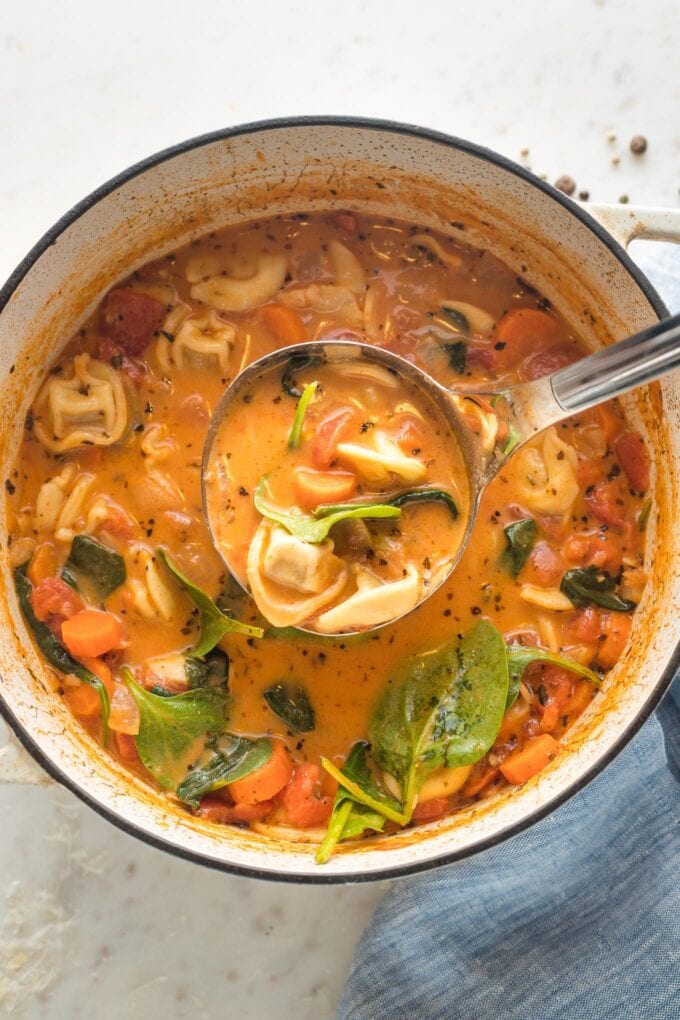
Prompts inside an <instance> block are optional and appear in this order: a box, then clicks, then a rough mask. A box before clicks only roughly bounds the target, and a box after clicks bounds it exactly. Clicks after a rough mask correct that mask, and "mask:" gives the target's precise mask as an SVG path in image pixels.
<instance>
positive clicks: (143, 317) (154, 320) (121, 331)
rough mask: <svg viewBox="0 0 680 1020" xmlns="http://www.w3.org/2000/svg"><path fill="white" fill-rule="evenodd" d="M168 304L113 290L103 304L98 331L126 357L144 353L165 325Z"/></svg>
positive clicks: (152, 298) (133, 291)
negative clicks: (155, 334) (154, 336)
mask: <svg viewBox="0 0 680 1020" xmlns="http://www.w3.org/2000/svg"><path fill="white" fill-rule="evenodd" d="M165 312H166V309H165V305H164V304H163V303H162V302H161V301H158V300H156V298H154V297H151V296H150V295H149V294H142V293H140V292H139V291H135V290H130V289H128V288H127V287H116V288H115V289H114V290H110V291H109V293H108V294H107V295H106V297H105V298H104V301H103V303H102V308H101V313H100V319H99V328H100V329H101V331H102V333H103V334H104V336H106V337H108V338H109V340H112V341H113V343H115V344H117V345H118V347H120V349H121V351H122V352H123V353H124V354H127V355H130V356H132V357H134V356H135V355H139V354H142V353H143V351H144V350H145V349H146V347H147V346H148V345H149V343H150V342H151V340H152V338H153V335H154V333H156V332H157V331H158V330H159V329H160V328H161V326H162V324H163V319H164V318H165Z"/></svg>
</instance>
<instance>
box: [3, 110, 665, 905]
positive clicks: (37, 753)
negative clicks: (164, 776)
mask: <svg viewBox="0 0 680 1020" xmlns="http://www.w3.org/2000/svg"><path fill="white" fill-rule="evenodd" d="M300 127H331V128H332V127H343V128H347V127H349V128H356V129H359V130H364V131H382V132H389V133H392V134H397V135H407V136H410V137H413V138H421V139H423V140H425V141H429V142H435V143H437V144H439V145H442V146H444V147H446V148H450V149H456V150H459V151H461V152H465V153H468V154H469V155H471V156H475V157H477V158H478V159H482V160H485V161H487V162H489V163H491V164H493V165H494V166H497V167H499V168H501V169H502V170H505V171H507V172H508V173H511V174H513V175H515V176H516V177H519V178H521V179H522V180H524V181H526V182H527V183H528V184H531V185H532V186H533V187H535V188H537V189H538V190H539V191H542V192H544V193H545V194H546V195H548V196H549V197H550V198H552V200H553V201H555V202H557V203H558V204H559V205H561V206H563V207H564V208H565V209H567V210H568V212H570V213H571V215H572V216H574V217H575V218H576V219H577V220H579V221H580V222H581V223H582V224H583V225H584V226H586V227H587V228H588V229H589V230H590V231H591V232H592V233H593V234H595V236H596V237H597V238H598V239H599V240H600V241H601V242H602V243H603V244H604V245H606V247H607V248H608V249H609V250H610V252H611V253H612V254H613V255H614V256H615V257H616V259H617V260H618V261H619V262H620V263H621V265H622V266H623V267H624V269H625V270H626V271H627V272H628V274H629V275H630V276H631V277H632V278H633V280H634V281H635V283H636V284H637V285H638V287H639V288H640V290H641V291H642V292H643V294H644V295H645V297H646V298H647V300H648V301H649V303H650V305H651V306H652V308H653V309H654V311H655V312H656V314H657V315H658V316H659V318H664V317H666V316H667V315H668V314H669V313H668V309H667V308H666V306H665V304H664V303H663V301H662V300H661V298H660V297H659V295H658V293H657V292H656V290H655V288H654V287H653V286H652V284H651V283H650V281H649V280H648V279H647V277H646V276H645V274H644V273H643V272H642V271H641V270H640V269H639V268H638V266H636V264H635V263H634V262H633V260H632V259H631V258H630V256H629V255H628V253H627V252H626V251H625V249H624V248H622V247H621V245H620V244H619V243H618V241H616V240H615V239H614V238H613V237H612V235H611V234H610V233H608V231H607V230H605V229H604V227H602V226H601V225H600V224H599V223H598V222H597V221H596V220H595V219H593V217H592V216H591V215H590V214H589V213H588V212H586V210H585V209H583V208H582V207H581V206H579V205H577V204H576V203H575V202H573V201H571V200H570V199H568V198H567V197H566V196H565V195H563V194H562V192H560V191H557V189H555V188H553V187H552V186H551V185H550V184H548V183H547V182H546V181H542V180H541V179H540V178H538V177H535V176H534V175H533V174H532V173H530V172H529V171H528V170H525V169H524V167H521V166H519V165H518V164H517V163H514V162H513V161H512V160H510V159H508V158H507V157H505V156H501V155H499V154H498V153H496V152H494V151H493V150H491V149H488V148H485V147H484V146H480V145H476V144H474V143H473V142H468V141H465V140H464V139H461V138H457V137H455V136H453V135H448V134H445V133H443V132H441V131H435V130H433V129H430V128H422V127H417V126H415V125H411V124H401V123H399V122H398V121H390V120H382V119H373V118H364V117H345V116H305V117H302V116H299V117H281V118H275V119H271V120H262V121H254V122H252V123H248V124H240V125H236V126H234V127H231V128H224V129H222V130H219V131H213V132H210V133H209V134H204V135H199V136H197V137H195V138H190V139H187V140H186V141H184V142H180V143H179V144H178V145H173V146H171V147H169V148H167V149H162V150H161V151H160V152H157V153H155V154H154V155H152V156H149V157H147V158H146V159H143V160H141V161H140V162H138V163H134V164H133V165H132V166H130V167H128V168H127V169H126V170H123V171H122V172H121V173H119V174H116V175H115V176H114V177H112V178H110V180H108V181H107V182H106V183H105V184H103V185H101V187H99V188H97V189H96V190H95V191H93V192H91V194H89V195H88V196H87V197H86V198H84V199H82V200H81V201H80V202H78V203H76V205H74V206H73V208H72V209H70V210H69V211H68V212H67V213H66V214H65V215H64V216H62V217H61V218H60V219H59V220H57V222H56V223H55V224H54V226H52V227H50V229H49V230H47V231H46V233H45V234H43V236H42V237H41V238H40V240H39V241H38V242H37V243H36V244H35V245H34V246H33V247H32V248H31V250H30V251H29V252H28V254H27V255H26V256H25V258H24V259H22V261H21V262H20V263H19V265H18V266H17V267H16V269H15V270H14V272H12V273H11V274H10V276H9V278H8V279H7V281H6V283H5V284H4V285H3V287H2V288H0V313H2V311H3V309H4V307H5V306H6V305H7V303H8V302H9V300H10V299H11V297H12V294H13V293H14V292H15V290H16V289H17V287H18V286H19V284H20V283H21V281H22V280H23V279H24V277H25V276H26V275H27V273H28V272H29V271H30V270H31V269H32V267H33V266H34V265H35V263H36V262H37V261H38V260H39V258H40V257H41V255H42V254H43V253H44V252H45V251H46V249H47V248H49V247H50V246H51V245H53V244H54V243H55V242H56V241H57V240H58V238H59V237H60V236H61V234H63V233H64V231H65V230H67V229H68V227H70V226H71V225H72V224H73V223H74V222H75V221H76V220H78V219H79V218H80V217H81V216H82V215H83V214H84V213H85V212H87V211H88V210H89V209H91V208H92V207H93V206H95V205H96V204H97V203H98V202H100V201H102V199H104V198H106V197H107V196H108V195H110V194H111V193H112V192H114V191H116V189H117V188H119V187H121V185H123V184H126V183H127V182H128V181H130V180H133V179H134V178H135V177H138V176H139V175H140V174H143V173H145V172H146V171H147V170H150V169H151V168H152V167H155V166H158V165H159V164H160V163H164V162H166V161H168V160H171V159H173V158H175V157H176V156H181V155H184V154H185V153H187V152H191V151H192V150H194V149H199V148H202V147H204V146H206V145H211V144H213V143H215V142H220V141H224V140H226V139H229V138H237V137H239V136H241V135H247V134H256V133H261V132H265V131H273V130H281V129H290V128H292V129H296V128H300ZM679 667H680V642H679V643H678V645H677V646H676V648H675V651H674V653H673V656H672V657H671V660H670V662H669V664H668V666H667V667H666V669H665V670H664V672H663V673H662V675H661V676H660V678H659V680H658V681H657V683H656V685H655V687H654V689H653V690H652V691H651V692H650V693H649V695H648V697H647V700H646V702H645V704H644V705H643V706H642V708H641V709H640V711H639V712H638V714H637V716H636V717H635V719H634V720H633V721H632V722H631V723H630V724H629V726H628V727H627V729H626V730H624V731H623V733H621V734H620V736H619V738H618V740H617V741H616V743H615V744H614V745H613V746H612V747H611V748H610V749H609V751H608V752H607V753H606V754H605V755H603V757H602V758H600V759H599V760H598V761H597V762H596V763H595V764H594V765H592V766H591V767H590V768H589V769H588V770H587V771H586V772H585V774H584V775H583V776H581V777H580V779H578V780H577V781H576V782H574V783H572V784H571V785H570V786H568V787H567V788H566V789H565V790H563V791H562V792H561V793H560V794H558V795H557V796H556V797H554V798H553V799H552V800H551V801H550V803H549V804H546V805H545V806H544V807H541V808H539V809H537V810H536V811H533V812H531V813H530V814H528V815H526V816H525V817H524V818H522V819H521V821H518V822H515V823H514V824H512V825H509V826H506V828H505V829H503V830H501V831H500V832H497V833H495V834H494V835H493V836H489V837H488V838H486V839H483V840H480V841H479V842H478V843H475V845H474V846H471V847H468V848H465V849H462V850H458V851H452V852H450V853H444V854H440V855H438V856H437V857H434V858H429V859H427V860H423V861H415V862H413V863H412V864H406V865H401V866H397V867H389V866H387V867H384V868H380V869H378V870H375V871H371V872H365V873H363V874H362V873H361V872H358V873H352V874H341V875H336V874H332V873H328V872H325V871H324V869H323V868H322V867H319V873H318V874H311V875H300V874H291V873H289V872H285V871H275V870H264V869H262V868H257V867H248V866H243V865H237V864H233V863H229V862H226V861H218V860H216V859H214V858H210V857H207V856H205V855H204V854H202V853H198V852H196V851H193V850H185V849H183V848H182V847H178V846H176V845H175V844H173V843H170V842H166V841H165V840H163V839H161V838H160V837H157V836H154V835H151V834H150V833H148V832H147V831H146V830H145V829H143V828H141V827H140V826H138V825H135V824H133V823H132V822H128V821H127V820H126V819H123V818H121V817H119V816H118V815H116V814H115V812H113V811H112V810H111V809H109V808H108V807H105V806H104V805H103V804H101V803H100V802H99V801H98V800H97V799H96V798H94V797H93V796H92V795H91V794H89V793H88V792H87V791H85V790H84V789H82V788H81V787H80V786H79V785H78V784H77V783H76V782H75V780H73V779H72V778H71V777H70V776H68V775H67V774H66V773H65V772H63V771H62V769H61V768H60V767H59V766H58V765H57V764H56V763H55V762H54V761H52V760H51V759H50V758H48V757H47V756H46V755H45V754H44V753H43V751H42V750H41V749H40V748H39V747H38V745H37V744H36V743H35V741H34V740H33V738H32V737H31V736H30V735H29V733H28V732H27V730H26V729H25V728H24V726H23V725H22V723H20V722H19V720H18V719H17V718H16V716H15V715H14V713H13V712H12V710H11V709H10V707H9V705H8V704H7V703H6V701H5V699H4V697H3V696H2V694H1V693H0V714H1V715H2V716H3V718H4V719H5V721H6V722H7V724H8V725H9V726H10V728H11V730H12V732H13V733H14V734H15V736H16V737H17V739H18V740H19V741H20V743H21V744H22V745H23V747H24V748H25V749H26V750H27V751H28V752H29V754H31V756H32V757H33V758H34V759H35V760H36V761H37V762H38V764H39V765H40V766H41V767H42V768H43V769H44V770H45V772H47V773H48V775H50V776H51V777H52V778H53V779H55V780H56V781H57V782H58V783H60V784H61V785H63V786H65V787H67V788H68V789H69V790H70V791H71V792H72V793H74V794H75V795H76V796H77V797H78V798H79V799H80V800H82V801H83V802H84V803H86V804H87V805H89V807H91V808H92V809H93V810H94V811H96V812H97V813H98V814H99V815H101V816H102V817H103V818H106V819H107V821H109V822H111V823H112V824H114V825H115V826H117V828H119V829H122V830H123V832H126V833H128V834H129V835H131V836H135V837H136V838H137V839H139V840H141V841H142V842H143V843H146V844H147V845H148V846H152V847H155V848H157V849H160V850H164V851H166V852H167V853H170V854H173V855H174V856H175V857H179V858H182V859H184V860H187V861H191V862H192V863H194V864H202V865H203V866H205V867H209V868H212V869H214V870H217V871H223V872H227V873H229V874H233V875H239V876H242V877H248V878H260V879H268V880H271V881H279V882H287V883H293V884H300V885H342V884H358V883H360V882H361V883H363V882H371V881H384V880H385V879H392V878H403V877H406V876H410V875H418V874H421V873H423V872H426V871H431V870H433V869H435V868H439V867H443V866H444V865H447V864H453V863H455V862H456V861H460V860H464V859H465V858H467V857H472V856H474V855H475V854H478V853H481V852H482V851H484V850H488V849H490V848H491V847H493V846H497V845H498V844H500V843H502V842H504V841H505V840H506V839H509V838H511V837H513V836H517V835H519V833H521V832H523V831H524V830H525V829H528V828H529V827H530V826H531V825H534V824H535V823H536V822H539V821H541V819H543V818H545V817H547V815H549V814H551V813H552V812H553V811H555V810H556V809H557V808H558V807H560V806H561V805H562V804H564V803H565V802H566V801H567V800H569V799H570V798H571V797H573V796H574V794H576V793H578V792H579V791H580V790H582V789H583V788H584V787H585V786H587V785H588V783H590V782H591V780H593V779H594V778H595V777H596V776H597V775H599V773H600V772H602V771H603V769H604V768H606V766H607V765H608V764H609V763H610V762H611V761H612V760H613V759H614V758H615V757H616V756H617V755H618V754H619V752H620V751H621V750H622V749H623V748H624V747H625V746H626V744H628V743H629V741H630V740H631V739H632V738H633V737H634V736H635V734H636V733H637V732H638V731H639V730H640V728H641V727H642V725H643V724H644V723H645V722H646V720H647V719H648V718H649V716H650V715H651V713H652V712H653V711H654V709H655V708H656V707H657V705H658V704H659V702H660V701H661V698H662V697H663V695H664V694H665V692H666V690H667V689H668V687H669V686H670V684H671V681H672V679H673V676H674V675H675V672H676V671H677V669H678V668H679Z"/></svg>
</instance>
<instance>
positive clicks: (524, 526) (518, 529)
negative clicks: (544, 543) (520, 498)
mask: <svg viewBox="0 0 680 1020" xmlns="http://www.w3.org/2000/svg"><path fill="white" fill-rule="evenodd" d="M503 530H504V532H505V538H506V540H507V543H508V547H507V549H505V551H504V552H503V556H502V563H503V566H504V567H505V569H506V570H508V571H509V572H510V573H511V574H512V576H513V577H517V575H518V574H519V573H520V571H521V570H522V567H523V566H524V564H525V563H526V561H527V560H528V559H529V555H530V553H531V550H532V549H533V547H534V543H535V541H536V536H537V534H538V528H537V527H536V521H535V520H534V519H533V517H524V518H523V519H522V520H521V521H515V523H514V524H508V526H507V528H504V529H503Z"/></svg>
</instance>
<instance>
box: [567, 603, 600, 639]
mask: <svg viewBox="0 0 680 1020" xmlns="http://www.w3.org/2000/svg"><path fill="white" fill-rule="evenodd" d="M601 633H602V614H601V612H600V610H599V609H596V608H595V606H586V607H585V608H584V609H581V610H579V612H578V613H576V615H575V616H574V618H573V620H572V621H571V623H570V624H569V634H570V635H571V636H572V637H573V639H574V641H577V642H579V644H584V645H590V644H594V642H596V641H598V640H599V637H600V634H601Z"/></svg>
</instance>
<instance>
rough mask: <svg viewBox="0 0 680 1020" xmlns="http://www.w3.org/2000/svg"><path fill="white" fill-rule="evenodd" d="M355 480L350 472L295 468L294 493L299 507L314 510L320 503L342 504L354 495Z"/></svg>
mask: <svg viewBox="0 0 680 1020" xmlns="http://www.w3.org/2000/svg"><path fill="white" fill-rule="evenodd" d="M356 488H357V478H356V475H353V474H352V473H351V471H313V470H311V468H297V470H296V472H295V493H296V495H297V498H298V501H299V503H300V506H302V507H304V508H305V509H306V510H315V509H316V507H317V506H320V505H321V504H322V503H343V502H344V501H345V500H347V499H349V498H350V497H351V496H353V495H354V493H355V492H356Z"/></svg>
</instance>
